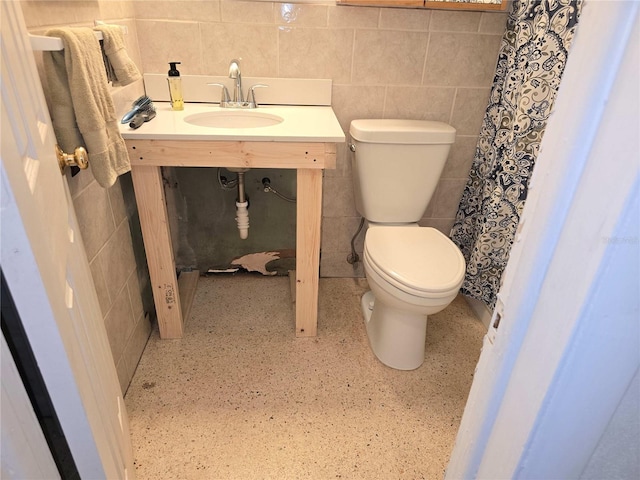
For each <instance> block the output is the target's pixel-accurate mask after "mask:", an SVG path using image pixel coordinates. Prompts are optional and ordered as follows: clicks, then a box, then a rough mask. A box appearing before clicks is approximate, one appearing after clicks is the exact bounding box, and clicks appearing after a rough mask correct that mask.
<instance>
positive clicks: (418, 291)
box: [364, 226, 466, 297]
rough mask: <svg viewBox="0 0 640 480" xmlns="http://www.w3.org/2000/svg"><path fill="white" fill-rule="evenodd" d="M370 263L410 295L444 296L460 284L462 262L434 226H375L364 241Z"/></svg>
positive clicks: (452, 246) (449, 242)
mask: <svg viewBox="0 0 640 480" xmlns="http://www.w3.org/2000/svg"><path fill="white" fill-rule="evenodd" d="M364 246H365V248H364V250H365V251H364V254H365V258H366V259H367V260H368V263H369V266H370V267H371V268H372V269H373V270H374V271H375V272H376V273H377V274H378V275H379V276H381V277H382V278H384V279H385V280H386V281H387V282H389V283H390V284H391V285H393V286H395V287H396V288H399V289H400V290H402V291H404V292H406V293H409V294H411V295H415V296H419V297H425V296H436V297H439V296H441V295H445V294H448V293H450V292H451V291H452V290H457V289H459V288H460V285H461V284H462V280H463V278H464V272H465V268H466V266H465V261H464V257H463V256H462V253H461V252H460V250H459V249H458V247H457V246H456V245H455V244H454V243H453V242H452V241H451V240H450V239H449V238H448V237H446V236H445V235H443V234H442V233H441V232H440V231H438V230H436V229H435V228H430V227H418V228H407V227H399V226H376V227H372V228H370V229H369V230H368V231H367V235H366V240H365V244H364Z"/></svg>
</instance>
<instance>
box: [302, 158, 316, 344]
mask: <svg viewBox="0 0 640 480" xmlns="http://www.w3.org/2000/svg"><path fill="white" fill-rule="evenodd" d="M297 198H298V208H297V227H296V336H297V337H314V336H315V335H316V334H317V331H318V280H319V276H320V224H321V221H322V170H319V169H298V187H297Z"/></svg>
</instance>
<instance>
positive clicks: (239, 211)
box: [236, 172, 249, 240]
mask: <svg viewBox="0 0 640 480" xmlns="http://www.w3.org/2000/svg"><path fill="white" fill-rule="evenodd" d="M237 173H238V199H237V200H236V222H238V231H239V232H240V238H241V239H243V240H246V239H247V238H248V237H249V210H248V208H249V202H248V201H247V197H246V195H245V192H244V172H237Z"/></svg>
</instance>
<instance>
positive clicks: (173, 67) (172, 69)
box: [169, 62, 180, 77]
mask: <svg viewBox="0 0 640 480" xmlns="http://www.w3.org/2000/svg"><path fill="white" fill-rule="evenodd" d="M176 65H180V62H169V67H170V68H169V76H170V77H179V76H180V72H179V71H178V69H177V68H176Z"/></svg>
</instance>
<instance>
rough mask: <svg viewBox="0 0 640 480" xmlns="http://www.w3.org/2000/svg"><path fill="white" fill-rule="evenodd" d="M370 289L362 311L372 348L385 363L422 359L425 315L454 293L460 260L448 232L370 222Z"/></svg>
mask: <svg viewBox="0 0 640 480" xmlns="http://www.w3.org/2000/svg"><path fill="white" fill-rule="evenodd" d="M363 256H364V260H363V262H364V269H365V275H366V277H367V281H368V283H369V287H370V288H371V291H370V292H367V293H366V294H365V295H364V296H363V297H362V312H363V315H364V319H365V325H366V329H367V336H368V338H369V343H370V345H371V349H372V351H373V353H374V354H375V355H376V357H377V358H378V359H379V360H380V361H381V362H382V363H384V364H385V365H387V366H389V367H392V368H396V369H398V370H413V369H416V368H418V367H419V366H420V365H422V363H423V362H424V352H425V339H426V330H427V317H428V315H432V314H435V313H438V312H440V311H442V310H443V309H444V308H446V307H447V306H448V305H449V304H450V303H451V302H452V301H453V299H454V298H455V297H456V295H457V293H458V290H459V289H460V286H461V285H462V281H463V279H464V272H465V261H464V257H463V256H462V253H461V252H460V250H459V249H458V248H457V247H456V246H455V245H454V244H453V242H452V241H451V240H449V238H447V237H446V236H445V235H443V234H442V233H440V232H439V231H438V230H436V229H434V228H429V227H418V226H416V227H415V228H409V227H407V226H371V227H369V230H368V231H367V235H366V238H365V248H364V255H363Z"/></svg>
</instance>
